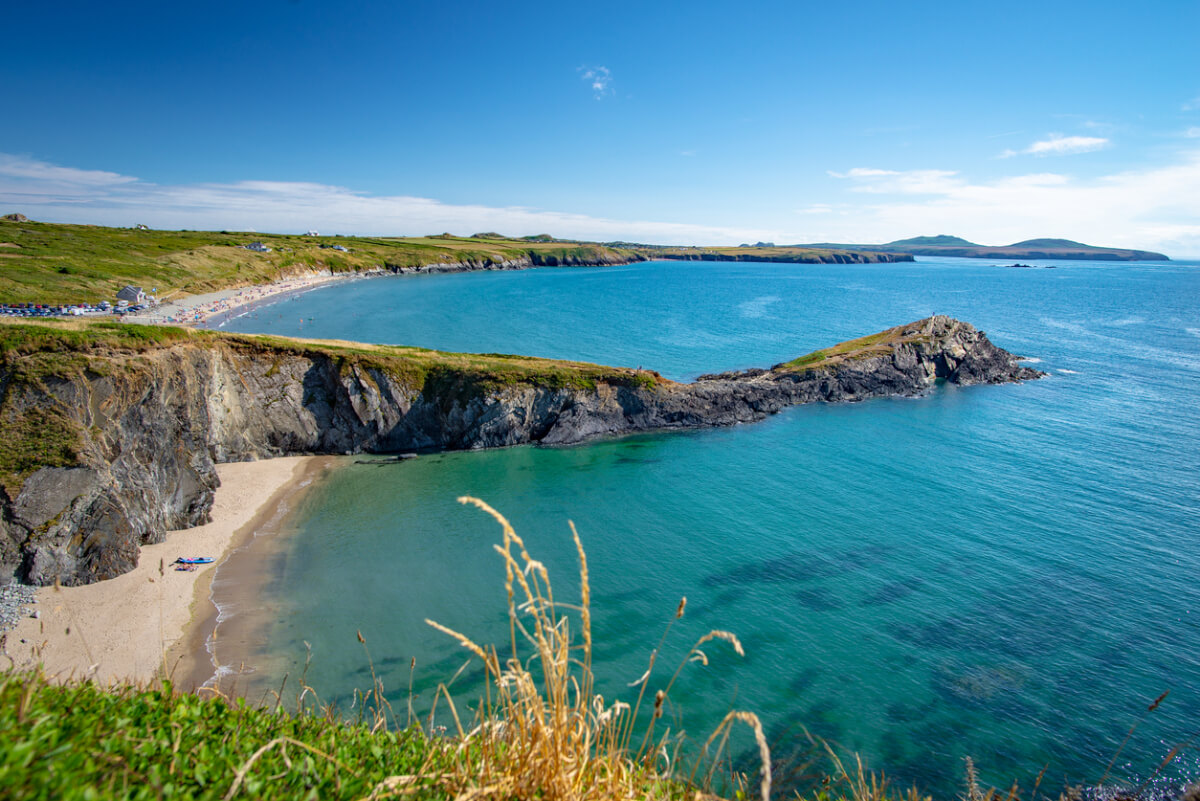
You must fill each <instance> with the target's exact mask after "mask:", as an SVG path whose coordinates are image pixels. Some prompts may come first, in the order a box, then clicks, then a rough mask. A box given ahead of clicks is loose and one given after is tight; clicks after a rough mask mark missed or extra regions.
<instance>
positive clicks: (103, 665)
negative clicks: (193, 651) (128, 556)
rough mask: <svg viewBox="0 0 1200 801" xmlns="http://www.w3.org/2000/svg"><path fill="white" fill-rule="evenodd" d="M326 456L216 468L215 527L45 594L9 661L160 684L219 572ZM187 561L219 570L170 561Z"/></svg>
mask: <svg viewBox="0 0 1200 801" xmlns="http://www.w3.org/2000/svg"><path fill="white" fill-rule="evenodd" d="M319 458H320V457H313V456H288V457H283V458H280V459H269V460H266V461H261V462H236V463H231V464H222V465H217V475H218V476H220V478H221V486H220V488H219V489H218V490H217V493H216V498H215V500H214V502H213V510H212V522H211V523H209V524H207V525H204V526H197V527H196V528H192V529H184V530H181V531H172V532H169V533H168V534H167V539H166V541H165V542H163V543H160V544H158V545H145V546H143V547H142V552H141V557H140V558H139V559H138V566H137V567H136V568H134V569H133V570H132V571H130V572H129V573H126V574H124V575H121V576H117V577H116V578H114V579H109V580H108V581H101V582H97V583H96V584H89V585H87V586H84V587H63V588H61V589H59V590H55V589H54V588H53V587H43V588H41V589H39V590H38V596H37V599H38V602H37V604H36V605H35V606H34V608H35V609H37V610H38V614H39V618H38V619H33V618H29V617H27V618H25V619H23V620H21V621H20V622H19V623H18V624H17V627H16V628H15V629H14V630H13V631H10V632H8V637H7V643H6V647H5V652H6V654H7V655H8V656H9V657H10V658H11V659H12V660H13V661H14V662H15V663H16V665H18V666H23V667H29V666H33V665H36V664H37V663H38V662H39V661H40V662H41V663H42V665H43V667H44V670H45V673H46V675H47V676H49V677H51V678H54V679H57V680H63V679H66V678H70V677H72V676H74V677H76V678H83V677H86V678H91V679H95V680H96V681H98V682H100V683H101V684H108V683H112V682H124V681H132V682H139V683H140V682H150V681H153V680H155V679H156V678H158V677H160V676H161V675H162V671H163V668H164V665H165V666H166V668H167V670H168V672H170V671H171V667H172V666H171V665H170V664H168V662H169V661H170V659H169V658H168V657H167V653H168V651H169V650H170V649H171V647H172V646H173V645H175V644H176V643H177V642H179V641H180V640H181V639H182V638H183V636H184V634H185V633H186V632H187V630H188V628H189V624H190V623H191V622H192V621H193V618H194V617H195V618H197V619H199V618H203V617H204V616H206V613H207V611H208V609H207V605H208V604H209V603H210V601H209V598H208V594H209V585H210V583H211V582H212V574H213V571H214V569H215V566H216V564H219V563H220V561H221V557H223V556H224V555H225V553H226V552H227V550H228V549H229V547H230V545H231V544H234V543H237V542H239V541H240V540H241V539H242V538H243V537H244V536H245V535H248V534H249V533H250V531H251V530H253V528H254V526H255V525H256V524H258V523H259V522H260V518H261V515H260V512H261V513H264V514H266V513H269V512H270V510H272V509H273V507H274V506H275V505H276V504H277V503H278V502H279V500H280V499H281V498H282V497H283V496H284V495H286V494H287V493H288V492H289V491H291V490H293V489H295V486H296V484H297V483H298V482H300V481H301V480H302V479H303V478H304V477H305V476H306V475H307V474H308V469H307V468H308V467H310V466H311V465H312V463H313V460H315V459H319ZM239 535H240V536H239ZM181 556H184V557H196V556H212V557H215V558H216V562H215V563H214V564H211V565H204V566H202V567H199V568H197V569H196V570H195V571H193V572H183V571H176V570H175V569H173V567H172V566H171V563H172V562H174V561H175V559H176V558H178V557H181ZM160 565H161V566H162V567H161V570H160Z"/></svg>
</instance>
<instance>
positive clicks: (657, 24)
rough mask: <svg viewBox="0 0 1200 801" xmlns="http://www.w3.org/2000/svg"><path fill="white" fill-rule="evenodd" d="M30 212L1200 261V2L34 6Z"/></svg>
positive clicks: (25, 141) (11, 129)
mask: <svg viewBox="0 0 1200 801" xmlns="http://www.w3.org/2000/svg"><path fill="white" fill-rule="evenodd" d="M3 19H4V27H5V29H6V33H5V36H4V46H3V47H0V214H3V213H8V212H21V213H24V214H26V215H27V216H29V217H30V218H32V219H38V220H46V221H58V222H78V223H92V224H99V225H117V226H131V225H134V224H138V223H141V224H146V225H149V226H151V227H154V228H191V229H217V230H219V229H229V230H256V231H264V232H265V231H272V232H281V233H287V232H304V231H307V230H319V231H321V233H343V234H380V235H412V234H430V233H440V232H443V231H449V232H452V233H456V234H471V233H476V232H481V231H498V232H500V233H504V234H509V235H518V236H520V235H528V234H536V233H550V234H553V235H555V236H560V237H569V238H580V239H594V240H604V241H611V240H624V241H639V242H652V243H662V244H699V245H718V244H739V243H741V242H754V241H760V240H761V241H772V242H776V243H780V244H784V243H787V244H792V243H801V242H852V243H878V242H886V241H891V240H895V239H900V238H905V237H910V236H918V235H933V234H953V235H957V236H962V237H965V238H967V239H970V240H972V241H975V242H979V243H983V244H1008V243H1011V242H1015V241H1019V240H1022V239H1030V238H1035V237H1064V238H1068V239H1074V240H1077V241H1083V242H1087V243H1089V244H1097V245H1106V246H1115V247H1133V248H1144V249H1151V250H1159V251H1163V252H1165V253H1167V254H1168V255H1170V256H1173V257H1175V258H1188V257H1191V258H1196V257H1200V46H1197V44H1196V42H1197V38H1198V37H1197V31H1200V2H1197V0H1171V1H1169V2H1164V1H1162V0H1143V1H1142V2H1139V3H1137V4H1134V3H1128V2H1123V1H1121V0H1090V1H1089V2H1053V0H1040V2H1036V3H1032V2H1031V3H1026V2H1023V1H1022V0H1014V1H1013V2H1006V3H987V4H985V3H966V2H957V3H950V2H941V3H928V2H920V0H913V1H912V2H905V3H896V2H878V3H876V2H840V3H828V2H822V3H815V2H807V0H790V1H789V2H746V3H729V2H716V1H715V0H691V1H690V2H687V3H683V2H678V3H674V2H672V3H668V2H661V3H657V2H646V0H642V1H641V2H619V1H613V2H605V3H566V2H561V0H560V1H559V2H554V3H536V2H507V3H498V2H494V0H493V2H487V3H483V2H480V3H468V2H454V1H453V0H445V1H444V2H440V3H433V2H373V1H372V0H356V2H353V3H330V2H322V3H317V2H313V1H312V0H244V1H243V2H239V3H230V2H225V1H224V0H211V1H210V2H206V3H161V2H156V3H138V2H119V0H118V1H117V2H113V3H95V2H88V3H63V2H53V0H43V2H38V3H17V4H13V5H12V6H11V7H9V8H6V10H5V12H4V16H3Z"/></svg>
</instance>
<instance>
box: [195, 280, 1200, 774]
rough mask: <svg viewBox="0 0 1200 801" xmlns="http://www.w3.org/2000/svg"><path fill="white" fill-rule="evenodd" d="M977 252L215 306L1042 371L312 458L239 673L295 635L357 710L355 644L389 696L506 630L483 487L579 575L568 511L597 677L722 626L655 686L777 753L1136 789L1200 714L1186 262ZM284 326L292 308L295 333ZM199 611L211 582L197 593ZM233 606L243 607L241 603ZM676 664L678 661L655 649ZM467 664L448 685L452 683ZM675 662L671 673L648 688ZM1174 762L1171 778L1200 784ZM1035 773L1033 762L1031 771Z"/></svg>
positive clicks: (706, 725) (1197, 427)
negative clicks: (323, 465)
mask: <svg viewBox="0 0 1200 801" xmlns="http://www.w3.org/2000/svg"><path fill="white" fill-rule="evenodd" d="M1059 264H1060V265H1061V266H1060V267H1059V268H1058V269H1055V270H1010V269H1004V268H1003V267H1001V266H1000V265H997V264H995V263H989V262H981V261H973V260H965V259H959V260H939V261H936V262H929V263H918V264H913V265H867V266H855V267H845V266H832V265H830V266H810V265H796V266H790V265H746V264H703V265H698V264H677V263H651V264H644V265H632V266H629V267H623V268H614V269H607V270H604V269H596V270H592V269H587V270H579V269H568V270H534V271H528V272H522V273H515V274H473V275H452V276H438V277H431V278H421V279H381V280H372V281H363V282H357V283H354V284H348V285H343V286H339V287H335V288H333V289H328V290H322V291H318V292H313V293H310V294H309V295H305V296H302V297H300V298H299V299H297V300H294V301H287V302H284V303H281V304H278V305H276V306H272V307H266V308H265V309H261V310H259V311H258V312H256V313H255V315H250V316H247V317H243V318H240V319H239V320H235V321H233V322H232V323H231V324H230V327H233V328H236V329H238V330H258V331H271V332H274V333H293V334H294V333H299V334H302V335H306V336H322V337H324V336H336V337H340V338H347V339H360V340H371V341H381V342H404V343H407V344H417V345H427V346H434V347H441V348H445V349H456V350H474V351H508V352H520V353H531V354H536V355H545V356H558V357H566V358H579V359H586V360H591V361H600V362H608V363H616V364H626V365H633V366H637V365H642V366H645V367H653V368H655V369H659V370H661V371H662V372H663V373H664V374H666V375H668V376H671V377H675V378H687V377H690V376H694V375H695V374H698V373H700V372H706V371H710V370H721V369H729V368H733V367H745V366H754V365H769V364H772V363H775V362H778V361H781V360H783V359H786V358H791V357H793V356H796V355H799V354H802V353H805V352H807V351H809V350H812V349H814V348H817V347H821V346H823V345H827V344H831V343H833V342H836V341H840V340H843V339H847V338H850V337H853V336H858V335H862V334H866V333H871V332H874V331H876V330H879V329H881V328H884V327H887V326H889V325H894V324H897V323H901V322H907V321H910V320H912V319H916V318H919V317H921V316H924V315H926V314H929V313H932V312H938V313H948V314H952V315H954V316H957V317H960V318H962V319H966V320H968V321H971V322H973V323H975V324H976V325H978V326H979V327H980V328H983V329H985V330H986V331H988V333H989V334H990V335H991V336H992V338H993V339H994V341H996V342H997V344H999V345H1001V346H1003V347H1007V348H1009V349H1010V350H1013V351H1015V352H1019V353H1022V354H1025V355H1028V356H1033V357H1036V358H1037V359H1039V360H1040V363H1038V364H1036V366H1037V367H1039V368H1041V369H1044V370H1048V371H1049V372H1050V373H1051V376H1050V377H1049V378H1047V379H1045V380H1042V381H1038V382H1033V383H1029V384H1024V385H1020V386H998V387H971V388H958V387H953V386H944V387H940V388H938V389H937V390H936V391H935V392H934V393H932V394H931V395H930V396H928V397H925V398H922V399H917V400H912V399H902V400H901V399H897V400H882V401H871V402H867V403H863V404H855V405H840V406H824V405H820V406H808V407H802V408H797V409H792V410H789V411H786V412H784V413H781V414H780V415H777V416H775V417H773V418H771V419H769V420H767V421H765V422H763V423H759V424H755V425H748V426H740V427H736V428H731V429H722V430H712V431H701V432H691V433H675V434H664V435H647V436H638V437H631V438H626V439H620V440H610V441H603V442H597V443H592V444H589V445H584V446H579V447H573V448H561V449H544V448H532V447H524V448H514V449H507V450H500V451H491V452H476V453H458V454H447V455H441V456H429V457H422V458H420V459H418V460H415V461H412V462H408V463H403V464H399V465H384V466H376V465H356V464H351V463H349V462H348V464H347V466H345V467H344V468H342V469H339V470H337V471H335V472H333V473H332V474H331V475H330V477H329V478H328V480H326V481H324V482H323V483H321V484H320V485H319V486H317V487H316V488H314V490H313V491H312V492H311V493H309V494H308V495H307V496H306V498H305V500H304V502H303V504H302V506H301V508H300V509H299V510H298V512H297V514H296V515H295V516H294V518H293V524H294V525H295V527H296V533H295V535H294V536H292V537H290V538H289V539H288V540H287V542H286V547H284V548H283V549H282V550H280V551H279V552H278V553H277V554H276V555H274V556H273V557H271V559H270V561H269V568H268V570H267V573H268V575H269V578H268V580H267V586H266V588H265V592H264V597H263V599H262V603H261V606H260V608H259V609H258V612H259V613H260V614H259V616H260V617H261V618H262V619H263V620H268V621H271V622H270V627H269V631H268V640H267V646H266V652H267V653H266V654H265V655H263V656H260V657H259V658H258V661H259V665H258V667H259V672H258V673H257V674H255V675H254V677H253V678H252V679H251V681H252V682H253V683H254V686H270V685H272V684H275V685H277V684H278V680H279V677H280V675H281V673H282V672H283V671H284V670H287V669H292V670H295V665H296V663H298V662H302V660H303V656H304V650H305V646H304V642H308V643H310V644H311V646H312V654H313V659H312V665H311V668H310V670H309V674H308V679H309V683H310V684H312V685H314V686H316V687H317V688H318V689H320V690H322V691H323V693H324V694H325V696H326V697H327V698H328V699H334V700H339V701H340V702H341V703H342V704H343V705H346V704H348V703H350V695H349V693H350V691H351V689H352V688H356V687H366V686H368V685H369V683H370V676H369V672H368V670H367V667H366V661H365V657H364V655H363V652H362V650H361V646H359V645H358V643H357V640H356V638H355V632H356V631H358V630H361V631H362V633H363V635H364V636H365V637H366V638H367V641H368V644H369V646H370V648H371V654H372V656H373V657H374V661H375V667H376V669H377V670H378V671H379V672H380V674H381V676H382V678H383V680H384V683H385V686H386V687H387V688H388V689H389V690H390V691H393V701H394V702H398V705H399V708H401V709H402V708H403V706H404V703H405V699H406V697H407V685H408V676H409V670H408V668H409V663H410V659H411V658H413V657H415V658H416V659H417V664H418V668H417V674H416V686H417V690H418V691H419V695H418V705H421V704H424V705H426V706H427V704H428V701H429V699H430V698H431V696H432V690H433V687H434V686H436V683H437V682H438V681H444V680H446V679H448V678H449V677H450V676H451V675H452V674H453V673H454V671H455V670H457V668H458V666H459V665H460V664H461V662H462V661H463V658H464V652H463V651H462V649H460V648H458V647H457V646H456V645H454V644H453V643H452V642H450V641H448V640H447V638H445V637H444V636H442V635H439V634H437V633H436V632H433V631H432V630H429V629H428V627H427V626H425V624H424V622H423V620H424V619H425V618H426V617H430V618H434V619H436V620H438V621H440V622H442V623H444V624H446V625H449V626H451V627H452V628H456V629H459V630H461V631H464V632H465V633H467V634H469V635H470V636H472V637H474V638H476V639H477V640H480V641H495V642H497V643H501V642H503V641H504V640H505V639H506V636H507V624H506V617H505V613H504V592H503V571H502V567H501V564H500V561H499V558H498V557H497V556H496V555H495V554H494V553H493V552H492V550H491V543H493V542H496V541H498V539H499V530H498V528H497V527H496V525H495V524H494V523H493V522H492V521H491V520H490V519H489V518H486V517H485V516H484V515H482V514H481V513H480V512H478V511H475V510H472V509H467V508H464V507H461V506H459V505H457V504H456V503H455V502H454V499H455V497H456V496H458V495H462V494H472V495H477V496H479V497H481V498H484V499H485V500H488V501H489V502H491V503H492V504H493V505H495V506H496V507H497V508H499V509H500V510H501V511H503V512H504V513H505V514H507V515H508V516H509V517H510V518H511V519H512V521H513V523H514V524H515V526H516V528H517V530H518V531H519V532H520V533H521V534H522V535H523V536H524V537H525V538H526V540H527V541H528V542H529V545H530V549H531V550H532V552H533V554H534V556H535V557H537V558H539V559H541V560H542V561H544V562H545V563H546V564H547V565H548V566H549V568H550V569H551V571H552V576H554V577H556V584H555V586H556V590H557V591H558V592H559V593H560V597H562V595H567V596H571V595H573V594H574V593H575V592H576V589H575V587H576V584H577V580H576V578H575V575H576V568H575V565H574V550H573V546H572V545H571V540H570V535H569V531H568V529H567V525H566V521H567V519H568V518H569V519H573V520H574V521H575V523H576V524H577V526H578V528H579V530H580V534H581V536H582V537H583V540H584V543H585V546H586V547H587V550H588V557H589V561H590V566H591V576H592V587H593V593H594V605H595V608H596V612H595V620H596V629H597V634H596V639H597V642H598V643H599V644H598V647H597V650H598V668H597V670H598V673H599V674H600V676H601V680H602V683H603V688H602V689H603V691H604V692H605V695H606V697H609V698H612V697H615V696H617V695H620V694H622V693H624V694H628V693H630V692H631V691H630V690H628V689H627V688H625V684H626V683H627V682H630V681H633V680H634V679H636V678H637V677H638V676H639V675H640V674H641V673H642V671H643V670H644V669H645V663H646V658H647V656H648V654H649V651H650V649H651V648H652V647H653V646H654V643H655V642H656V641H657V638H658V636H659V634H660V632H661V630H662V627H663V626H664V625H665V623H666V621H667V620H668V619H669V618H670V617H671V615H672V614H673V612H674V610H675V607H676V604H677V603H678V600H679V598H680V597H681V596H683V595H686V596H688V599H689V604H688V612H687V615H686V616H685V618H684V619H683V620H682V621H681V622H680V625H679V626H677V628H676V630H675V631H674V632H673V636H672V639H671V644H670V645H669V646H668V649H667V653H665V654H664V657H663V660H662V661H660V665H669V666H670V669H673V668H674V665H675V663H676V662H677V660H678V658H679V657H680V656H681V655H682V653H683V652H684V651H685V650H686V648H687V647H688V646H689V645H690V644H691V642H692V641H694V639H695V638H696V637H697V636H699V635H700V634H702V633H703V632H705V631H707V630H708V629H710V628H714V627H717V628H726V629H731V630H733V631H735V632H736V633H737V634H738V635H739V636H740V637H741V639H742V641H743V643H744V644H745V646H746V651H747V655H746V657H745V658H744V659H742V658H739V657H736V656H734V655H732V654H731V653H730V652H729V651H728V650H727V649H725V648H724V647H722V646H720V645H718V646H717V647H714V648H711V649H707V651H708V654H709V656H710V657H711V664H710V665H709V666H708V667H700V666H695V665H693V666H690V667H689V668H688V669H687V670H685V672H684V678H683V679H681V681H680V684H679V685H678V687H677V690H676V691H674V692H673V695H674V696H675V698H676V701H677V702H678V704H679V707H680V708H681V710H682V713H683V715H684V723H685V726H686V728H687V730H688V731H689V732H692V733H694V734H695V735H697V736H700V737H703V736H705V735H706V734H707V732H708V731H709V730H710V729H711V726H712V725H713V723H715V722H716V720H719V718H720V717H721V716H722V715H723V714H724V712H725V711H726V710H727V709H728V708H729V707H730V706H731V705H735V706H738V707H742V708H748V709H752V710H755V711H757V712H759V714H761V715H762V716H763V717H764V720H765V722H766V723H767V727H768V729H769V731H770V734H771V737H772V740H773V742H774V749H775V752H776V753H777V754H781V755H782V754H786V753H788V752H789V751H791V750H793V749H794V748H796V747H798V746H799V744H800V742H801V738H800V737H799V736H798V731H799V729H800V727H802V726H803V727H807V728H808V729H809V730H811V731H813V732H814V733H816V734H819V735H821V736H823V737H828V738H831V739H832V740H834V741H836V742H838V743H840V744H842V745H844V746H846V747H847V748H851V749H855V750H857V751H859V752H861V753H862V754H863V755H864V756H865V757H866V758H867V759H868V760H869V762H870V764H871V765H872V766H874V767H878V768H884V769H886V770H887V772H888V774H889V776H892V777H894V778H895V779H897V780H899V781H901V782H902V783H903V782H908V781H918V782H921V783H923V784H925V785H927V786H930V787H933V788H934V789H938V790H940V791H942V792H951V791H953V790H954V789H955V787H954V786H953V782H955V781H957V778H958V777H959V776H960V775H961V766H962V761H961V760H962V757H964V756H966V755H971V756H973V757H974V758H975V760H976V762H977V763H978V764H979V765H980V767H981V769H982V770H983V773H984V776H985V778H986V779H988V780H990V781H994V782H998V783H1007V782H1009V781H1010V780H1011V779H1012V778H1013V777H1017V778H1021V779H1023V780H1024V783H1025V784H1026V785H1028V784H1029V783H1030V782H1031V779H1032V777H1033V776H1034V775H1036V774H1037V772H1038V771H1039V770H1040V769H1041V767H1042V766H1043V765H1045V764H1047V763H1049V764H1050V765H1051V769H1050V770H1049V771H1048V773H1047V776H1050V777H1055V778H1054V787H1055V788H1057V787H1058V786H1060V784H1061V777H1062V776H1063V775H1064V774H1066V775H1069V776H1071V777H1072V778H1073V779H1076V780H1082V781H1088V780H1092V781H1094V780H1095V779H1097V778H1098V777H1099V775H1100V774H1101V773H1103V770H1104V765H1105V764H1106V763H1107V761H1108V759H1109V758H1110V757H1111V756H1112V754H1113V753H1114V752H1115V750H1116V748H1117V746H1118V745H1119V743H1120V741H1121V739H1122V738H1123V737H1124V735H1125V732H1126V730H1127V729H1128V727H1129V725H1131V724H1132V722H1133V721H1134V720H1135V719H1136V717H1137V716H1138V715H1139V714H1140V713H1141V712H1142V711H1143V710H1144V709H1145V707H1146V705H1147V704H1148V703H1149V702H1150V701H1151V700H1153V698H1154V697H1155V696H1157V695H1158V694H1159V693H1160V692H1162V691H1163V690H1166V689H1171V690H1172V695H1171V696H1170V698H1169V699H1168V700H1167V701H1166V702H1165V703H1164V704H1163V706H1162V707H1161V708H1160V709H1159V710H1158V711H1156V712H1155V713H1154V715H1152V716H1151V717H1150V718H1149V720H1148V721H1147V723H1146V724H1145V725H1143V726H1142V727H1141V728H1140V729H1139V730H1138V732H1137V733H1136V734H1135V736H1134V737H1133V739H1132V740H1131V742H1130V745H1129V746H1127V748H1126V752H1125V754H1124V755H1123V757H1122V759H1121V760H1120V766H1119V772H1120V773H1121V774H1122V775H1125V776H1133V777H1140V778H1144V777H1147V776H1149V775H1150V773H1151V771H1152V770H1153V768H1154V766H1155V765H1157V763H1158V761H1159V760H1160V759H1161V758H1162V757H1163V755H1164V754H1166V752H1167V751H1168V750H1169V749H1170V747H1171V746H1172V745H1173V744H1174V743H1175V742H1176V741H1178V740H1182V739H1183V738H1185V737H1186V736H1188V735H1190V734H1191V733H1192V729H1193V728H1194V727H1195V721H1196V720H1198V719H1200V716H1197V714H1196V713H1197V712H1198V711H1200V620H1198V616H1200V603H1198V601H1200V589H1198V587H1197V582H1196V580H1195V577H1196V575H1197V574H1198V573H1200V548H1198V547H1197V544H1196V542H1197V540H1196V535H1197V533H1198V532H1200V483H1198V479H1197V476H1198V475H1200V471H1198V468H1200V456H1198V453H1200V448H1198V447H1197V441H1198V437H1197V435H1198V433H1200V412H1198V410H1197V404H1196V402H1195V398H1196V396H1197V390H1200V270H1197V267H1196V265H1187V264H1171V265H1108V264H1093V263H1078V262H1077V263H1071V262H1064V263H1059ZM301 321H302V322H301ZM218 601H220V588H219V582H218ZM242 614H248V613H247V612H245V611H244V610H243V611H242ZM668 675H669V670H668ZM477 678H478V677H477V675H476V674H472V673H468V674H466V675H464V676H463V677H461V678H460V679H459V681H458V682H457V683H456V687H461V688H462V689H463V690H464V691H465V692H466V694H467V696H468V697H470V696H471V695H472V693H475V692H476V687H475V686H473V685H472V682H473V681H477ZM664 679H665V676H664ZM1195 764H1196V760H1195V758H1194V756H1193V755H1192V754H1191V752H1189V751H1186V750H1185V751H1184V752H1182V754H1181V756H1180V757H1179V758H1178V759H1176V760H1175V761H1174V762H1173V764H1172V765H1171V766H1169V768H1168V773H1172V774H1173V775H1178V774H1181V773H1191V774H1194V773H1195V772H1196V769H1195V767H1194V766H1195ZM1048 781H1049V779H1048Z"/></svg>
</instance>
